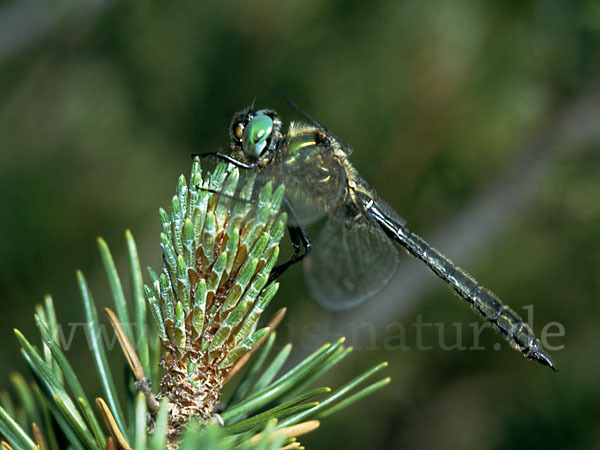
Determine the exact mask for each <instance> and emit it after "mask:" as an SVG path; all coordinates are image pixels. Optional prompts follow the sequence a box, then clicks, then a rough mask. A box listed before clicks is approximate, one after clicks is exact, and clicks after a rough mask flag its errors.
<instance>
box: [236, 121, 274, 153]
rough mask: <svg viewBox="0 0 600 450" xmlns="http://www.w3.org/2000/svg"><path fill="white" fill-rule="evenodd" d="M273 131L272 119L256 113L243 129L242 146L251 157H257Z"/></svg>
mask: <svg viewBox="0 0 600 450" xmlns="http://www.w3.org/2000/svg"><path fill="white" fill-rule="evenodd" d="M272 131H273V119H271V118H270V117H269V116H267V115H265V114H257V115H256V116H254V117H253V118H252V120H250V122H249V123H248V126H247V127H246V129H245V130H244V137H243V139H242V148H243V149H244V153H245V154H246V155H247V156H249V157H250V158H252V159H259V158H260V156H261V154H262V152H263V151H264V150H265V148H266V147H267V140H268V139H269V137H270V136H271V132H272Z"/></svg>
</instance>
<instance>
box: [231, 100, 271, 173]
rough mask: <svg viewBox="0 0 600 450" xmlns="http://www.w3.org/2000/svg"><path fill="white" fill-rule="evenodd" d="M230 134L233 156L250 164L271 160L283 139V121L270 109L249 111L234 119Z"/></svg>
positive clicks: (238, 114) (239, 114)
mask: <svg viewBox="0 0 600 450" xmlns="http://www.w3.org/2000/svg"><path fill="white" fill-rule="evenodd" d="M230 133H231V144H230V151H231V153H232V154H234V155H235V156H237V157H239V158H243V160H245V161H248V162H257V161H259V162H260V161H262V160H269V159H271V157H272V155H273V152H274V151H275V148H276V145H277V140H278V139H279V138H280V137H281V120H280V119H279V116H278V115H277V113H276V112H275V111H273V110H270V109H261V110H258V111H254V110H253V109H247V110H245V111H242V112H240V113H237V114H236V115H235V116H234V117H233V121H232V122H231V131H230Z"/></svg>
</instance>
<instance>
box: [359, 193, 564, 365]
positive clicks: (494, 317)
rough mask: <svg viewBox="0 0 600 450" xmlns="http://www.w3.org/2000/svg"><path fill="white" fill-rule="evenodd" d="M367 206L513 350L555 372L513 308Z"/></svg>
mask: <svg viewBox="0 0 600 450" xmlns="http://www.w3.org/2000/svg"><path fill="white" fill-rule="evenodd" d="M364 207H365V208H366V209H367V211H368V212H369V213H370V214H371V216H372V217H373V218H374V219H375V220H376V221H377V223H378V224H379V226H381V228H382V229H383V230H384V232H385V233H386V234H387V235H388V237H390V238H391V239H393V240H394V241H396V242H398V243H399V244H401V245H402V246H403V247H404V248H405V249H406V250H408V252H409V253H411V254H412V255H413V256H416V257H417V258H419V259H420V260H421V261H423V262H424V263H425V264H427V266H428V267H429V268H430V269H431V270H432V271H433V272H434V273H435V274H436V275H437V276H438V277H440V278H441V279H443V280H444V281H446V282H447V283H448V284H449V285H450V286H451V287H452V289H453V290H454V291H455V292H456V293H457V294H458V295H459V296H460V297H462V298H463V299H465V300H466V301H468V302H469V303H471V305H473V307H474V308H475V309H476V310H477V312H479V314H480V315H481V316H482V317H483V318H484V319H486V320H487V321H489V322H490V323H491V324H492V325H493V327H494V328H495V329H496V330H497V331H498V332H499V333H500V334H501V335H502V336H503V337H504V338H505V339H506V341H507V342H508V343H509V344H510V346H511V347H512V348H514V349H515V350H519V351H520V352H522V353H523V354H524V355H525V356H526V357H527V358H529V359H534V360H536V361H538V362H540V363H542V364H544V365H547V366H549V367H550V368H552V369H553V370H555V368H554V364H553V363H552V360H551V359H550V357H549V356H548V355H547V354H546V352H545V351H544V350H543V348H542V346H541V344H540V342H539V341H538V340H537V339H536V337H535V335H534V334H533V331H532V330H531V328H530V327H529V326H528V325H527V324H526V323H525V322H524V321H523V319H521V317H519V315H518V314H517V313H516V312H515V311H514V310H513V309H512V308H510V307H508V306H506V305H504V304H503V303H502V302H501V301H500V299H499V298H498V297H497V296H496V295H495V294H494V293H493V292H491V291H489V290H488V289H486V288H485V287H483V286H481V285H480V284H479V283H477V281H475V279H474V278H473V277H472V276H471V275H469V274H468V273H467V272H466V271H464V270H463V269H461V268H460V267H458V266H456V265H455V264H454V263H453V262H452V261H451V260H450V259H448V258H447V257H446V256H444V255H443V254H442V253H440V252H439V251H438V250H436V249H435V248H434V247H432V246H431V245H429V244H428V243H427V242H426V241H425V240H423V239H422V238H421V237H420V236H418V235H416V234H414V233H412V232H411V231H409V230H408V229H407V228H406V227H405V226H404V225H403V224H401V223H399V222H398V221H396V220H394V219H393V218H392V217H389V216H387V215H386V214H384V213H383V211H382V210H380V209H379V208H378V207H377V206H376V205H375V203H374V202H372V201H368V202H367V203H365V204H364Z"/></svg>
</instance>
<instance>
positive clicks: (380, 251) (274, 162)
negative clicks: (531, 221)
mask: <svg viewBox="0 0 600 450" xmlns="http://www.w3.org/2000/svg"><path fill="white" fill-rule="evenodd" d="M292 106H293V107H295V108H297V106H296V105H294V104H292ZM300 112H301V113H302V114H303V115H304V117H305V118H306V119H307V120H308V122H309V123H297V122H291V123H290V125H289V130H288V131H287V133H283V132H282V121H281V119H280V117H279V115H278V114H277V113H276V112H275V111H274V110H272V109H255V108H254V107H253V106H251V107H248V108H246V109H245V110H243V111H241V112H239V113H236V114H235V115H234V117H233V120H232V122H231V126H230V144H229V151H228V152H227V153H222V152H216V153H210V154H203V155H202V156H207V155H213V156H216V157H218V158H220V159H222V160H225V161H228V162H229V163H231V164H233V165H234V166H236V167H238V168H240V169H241V170H243V171H248V172H251V173H253V174H254V176H256V177H257V179H260V180H262V182H263V183H264V182H267V181H271V182H274V183H283V184H284V185H285V189H286V191H285V192H286V199H285V202H284V208H285V209H286V212H287V213H288V224H287V226H288V231H289V235H290V238H291V242H292V245H293V248H294V253H293V256H292V257H291V258H290V259H289V260H288V261H287V262H285V263H283V264H281V265H279V266H276V267H275V268H274V270H273V273H272V279H274V278H277V277H278V276H280V275H281V274H282V273H283V272H284V271H285V270H287V269H288V268H289V267H290V266H292V265H293V264H296V263H297V262H299V261H301V260H303V259H304V260H305V264H304V266H305V267H304V268H305V276H306V280H307V284H308V287H309V290H310V291H311V294H312V296H313V297H314V298H315V300H317V302H318V303H320V304H321V305H322V306H324V307H325V308H326V309H330V310H342V309H346V308H349V307H352V306H354V305H357V304H359V303H361V302H363V301H365V300H366V299H368V298H370V297H373V296H374V295H375V294H376V293H377V292H378V291H379V290H381V289H382V288H383V286H385V284H386V283H388V282H389V281H390V279H391V278H392V276H393V275H394V272H395V270H396V268H397V266H398V263H399V250H400V248H404V249H405V250H406V251H407V252H408V253H409V254H410V255H412V256H414V257H416V258H418V259H419V260H421V261H422V262H423V263H425V264H426V265H427V267H429V268H430V269H431V270H432V271H433V272H434V274H435V275H437V276H438V277H439V278H441V279H442V280H444V281H445V282H446V283H448V285H449V286H450V287H451V288H452V289H453V290H454V291H455V292H456V294H458V296H460V297H461V298H463V299H464V300H466V301H467V302H468V303H470V304H471V305H472V306H473V307H474V309H475V310H476V311H477V312H478V313H479V314H480V315H481V316H482V317H483V318H484V319H485V320H487V321H489V322H490V323H491V325H492V326H493V328H495V329H496V330H497V331H498V332H499V333H500V334H501V335H502V336H503V337H504V339H505V340H506V341H507V342H508V343H509V345H510V346H511V347H512V348H514V349H515V350H517V351H520V352H521V353H522V354H523V355H524V356H525V357H526V358H528V359H531V360H534V361H537V362H538V363H541V364H542V365H545V366H548V367H550V368H551V369H553V370H555V371H556V368H555V365H554V363H553V362H552V359H551V358H550V356H548V354H547V353H546V352H545V350H544V349H543V347H542V345H541V343H540V342H539V340H538V339H537V338H536V337H535V335H534V333H533V331H532V329H531V328H530V327H529V325H528V324H527V323H525V322H524V321H523V319H521V317H520V316H519V315H518V314H517V313H516V312H515V311H514V310H513V309H511V308H510V307H509V306H507V305H504V304H503V303H502V301H501V300H500V299H499V298H498V297H497V296H496V295H495V294H494V293H493V292H491V291H490V290H488V289H486V288H485V287H483V286H481V285H480V284H479V283H478V282H477V281H476V280H475V279H474V278H473V277H472V276H471V275H469V274H468V273H467V272H466V271H465V270H463V269H461V268H460V267H458V266H457V265H455V264H454V263H453V262H452V261H451V260H450V259H449V258H447V257H446V256H444V255H443V254H442V253H441V252H440V251H438V250H436V249H435V248H434V247H433V246H431V245H430V244H428V243H427V242H426V241H425V240H424V239H422V238H421V237H419V236H418V235H416V234H415V233H413V232H411V231H409V229H408V228H407V227H406V223H405V221H404V220H403V219H402V218H401V217H400V216H399V215H398V214H397V213H396V212H395V211H394V209H393V208H392V207H391V206H389V205H388V204H387V203H386V202H384V201H383V200H382V199H381V198H379V197H378V196H377V194H376V193H375V190H374V189H373V188H372V187H371V186H369V184H368V183H367V182H366V181H365V180H364V179H363V178H362V177H361V176H360V174H359V173H358V172H357V170H356V169H355V168H354V166H352V164H351V163H350V161H349V156H350V154H351V153H352V148H351V147H350V146H348V145H347V144H345V143H344V142H343V141H342V140H341V139H339V138H338V137H337V136H336V135H335V134H333V133H332V132H330V131H329V130H328V129H327V128H325V127H324V126H323V125H321V124H320V123H319V122H318V121H316V120H315V119H314V118H312V117H311V116H310V115H308V114H307V113H304V112H302V111H300ZM323 216H327V221H326V223H325V225H324V227H323V228H322V230H321V232H320V233H319V235H318V236H317V238H316V240H315V241H314V242H313V241H311V239H310V237H309V235H308V233H307V231H306V229H305V226H306V225H308V224H310V223H312V222H314V221H315V220H317V219H319V218H321V217H323ZM309 253H310V255H309ZM307 256H308V257H307ZM305 257H307V258H305Z"/></svg>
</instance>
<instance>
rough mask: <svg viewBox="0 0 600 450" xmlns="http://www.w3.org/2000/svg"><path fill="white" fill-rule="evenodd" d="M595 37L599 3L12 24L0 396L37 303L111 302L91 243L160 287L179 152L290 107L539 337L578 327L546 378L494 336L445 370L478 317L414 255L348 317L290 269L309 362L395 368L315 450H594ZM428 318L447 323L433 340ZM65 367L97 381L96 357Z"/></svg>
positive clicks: (287, 301)
mask: <svg viewBox="0 0 600 450" xmlns="http://www.w3.org/2000/svg"><path fill="white" fill-rule="evenodd" d="M599 33H600V3H598V1H597V0H583V1H578V2H572V1H553V0H548V1H543V0H538V1H505V2H491V1H483V0H456V1H445V0H433V1H427V2H421V1H417V0H409V1H374V2H356V1H348V0H346V1H335V0H328V1H322V0H321V1H316V0H309V1H304V2H268V1H254V2H241V1H240V2H220V3H217V2H214V3H213V2H198V1H191V0H182V1H176V2H159V1H155V0H149V1H145V2H141V1H104V0H78V1H72V0H62V1H55V2H36V1H27V0H5V1H2V2H0V242H1V244H0V305H1V307H2V313H1V314H0V342H2V347H1V350H2V357H3V358H2V371H1V376H2V377H1V378H2V379H1V381H2V386H8V385H9V381H8V375H9V373H10V372H11V371H13V370H15V369H18V370H23V369H24V364H23V363H22V361H21V357H20V355H19V353H18V351H17V346H16V342H15V339H14V336H13V334H12V328H13V327H18V328H19V329H21V330H23V331H24V332H25V334H26V335H28V336H33V335H34V331H33V321H32V315H33V306H34V304H35V303H37V302H39V301H41V299H42V297H43V295H44V294H45V293H48V292H51V293H52V294H53V296H54V299H55V302H56V305H57V309H58V314H59V320H60V322H61V323H63V324H69V323H73V322H80V321H81V320H82V312H81V306H80V300H79V298H78V295H77V289H76V284H75V277H74V270H75V269H76V268H80V269H82V270H83V271H84V272H85V273H86V275H87V276H88V278H89V280H90V282H91V284H92V288H93V291H94V292H95V293H96V300H97V301H98V302H99V303H100V304H107V303H108V300H109V295H108V292H107V282H106V279H105V276H104V275H103V273H102V270H101V263H100V258H99V256H98V253H97V249H96V242H95V239H96V237H97V236H99V235H102V236H103V237H104V238H105V239H106V240H107V242H108V243H109V245H110V246H111V249H112V250H113V252H114V253H115V254H116V259H117V264H118V265H119V267H120V268H121V270H122V273H123V274H125V271H126V257H125V254H124V247H125V245H124V236H123V232H124V230H125V228H130V229H131V230H132V231H133V234H134V236H135V237H136V240H137V243H138V245H139V248H140V255H141V259H142V264H143V265H144V266H145V265H152V266H153V267H155V268H157V267H159V266H160V250H159V246H158V233H159V222H158V216H157V209H158V207H159V206H165V207H166V206H168V205H169V199H170V197H171V195H172V194H173V192H174V187H175V183H176V179H177V176H178V175H179V174H180V173H185V174H187V173H188V172H189V169H190V165H191V164H190V163H191V159H190V154H192V153H198V152H200V153H201V152H208V151H215V150H218V149H224V148H226V146H227V141H228V126H229V121H230V118H231V116H232V114H233V113H234V112H235V111H237V110H239V109H242V108H243V107H245V106H246V105H248V104H249V103H251V102H252V101H253V100H254V99H255V98H256V104H257V106H261V107H272V108H275V109H277V110H279V112H280V114H281V115H282V118H283V120H284V122H288V121H289V120H298V119H299V117H298V116H297V114H295V113H294V112H293V111H291V110H290V108H289V107H287V106H286V104H285V102H284V101H282V99H281V98H279V97H278V96H277V94H276V93H275V90H274V89H273V87H272V86H273V85H277V86H279V87H280V88H281V89H283V91H285V92H286V93H287V94H288V95H289V96H291V97H292V98H293V99H295V101H296V102H297V103H299V104H300V105H301V106H302V107H303V108H304V109H305V110H307V111H308V112H309V113H310V114H312V115H313V116H314V117H316V118H318V119H319V120H320V121H321V122H322V123H324V124H325V125H326V126H327V127H328V128H330V129H331V130H332V131H333V132H334V133H336V134H337V135H338V136H341V137H342V138H343V139H344V140H345V141H346V142H348V143H350V144H351V145H352V146H353V147H354V148H355V152H354V154H353V155H352V161H353V163H354V164H355V165H356V167H357V168H358V170H359V171H360V172H361V173H362V175H363V176H364V177H365V178H366V179H367V180H368V181H369V182H370V183H371V184H372V185H373V187H375V189H377V191H378V192H379V194H380V195H381V197H382V198H384V199H386V200H387V201H388V202H389V203H390V204H391V205H392V206H393V207H394V208H396V210H397V211H398V212H399V213H400V214H401V215H402V216H403V217H405V218H406V219H407V221H408V223H409V226H410V228H411V229H412V230H414V231H416V232H418V233H419V234H421V235H422V236H423V237H425V238H426V239H430V240H431V241H432V242H434V243H435V244H436V245H437V246H439V247H440V249H442V250H443V251H446V252H447V253H448V255H449V256H451V257H452V258H453V259H454V260H455V261H456V262H458V263H459V264H460V265H462V266H463V267H465V268H467V269H468V270H469V271H470V272H471V273H473V275H475V276H476V277H477V278H478V279H479V280H480V281H481V282H482V283H483V284H485V285H486V286H487V287H489V288H491V289H493V290H494V291H495V292H496V293H497V294H499V296H500V297H501V298H502V299H504V300H505V301H506V302H507V303H508V304H510V305H511V306H513V307H514V308H515V309H516V310H518V311H519V312H521V313H523V314H525V313H526V311H525V310H523V309H522V308H523V306H525V305H531V304H533V305H535V314H534V318H535V321H534V329H535V331H536V333H538V334H540V333H541V331H542V329H543V328H544V326H545V325H546V324H548V323H550V322H559V323H560V324H561V325H562V326H563V327H564V330H565V333H564V337H558V338H557V337H554V338H551V339H549V340H548V342H549V343H550V344H551V345H553V346H564V349H562V350H558V351H554V352H551V354H552V356H553V357H554V358H555V362H556V364H557V365H558V367H559V368H560V372H559V373H558V374H554V373H552V372H551V371H550V370H548V369H547V368H543V367H541V366H538V365H536V364H534V363H531V362H527V361H525V360H524V359H523V358H522V357H521V356H520V355H519V354H518V353H516V352H514V351H512V350H510V349H509V348H508V346H507V345H506V344H504V342H503V341H502V340H501V338H500V337H499V336H498V335H497V334H495V333H493V332H491V331H490V330H484V331H483V332H482V334H481V338H480V340H479V343H480V345H481V346H483V347H485V350H484V351H468V350H465V351H459V350H444V349H443V348H442V347H443V345H440V339H441V338H443V339H444V340H443V341H441V342H442V344H444V343H445V344H446V345H452V343H456V340H457V332H456V329H457V328H456V327H462V328H460V329H461V330H462V334H461V339H462V344H464V345H465V346H467V347H469V346H472V345H473V339H474V337H473V333H472V332H470V331H469V330H472V328H471V327H472V325H471V324H475V323H479V322H478V319H477V317H476V316H475V315H474V314H473V313H472V312H471V311H470V310H469V307H468V306H467V305H466V304H464V302H462V301H460V300H459V299H458V298H457V297H455V296H453V295H452V293H451V292H450V291H449V290H448V289H447V288H446V287H445V286H444V285H443V283H441V282H440V281H438V280H437V279H436V278H435V277H434V276H433V275H431V274H430V273H429V272H428V271H427V269H426V268H424V267H420V266H419V265H418V264H411V263H410V262H409V258H408V257H407V256H404V255H403V261H402V264H403V265H402V268H401V271H400V272H399V278H398V279H397V280H395V281H394V282H393V283H392V285H391V286H390V287H389V288H387V289H386V290H385V291H384V292H383V293H382V295H381V296H379V297H378V298H375V299H373V300H372V301H371V302H369V303H368V304H366V305H365V306H364V307H361V308H359V309H357V310H354V311H350V312H349V313H345V314H340V315H332V314H329V313H325V312H323V311H321V310H320V309H319V308H318V307H317V306H315V305H314V304H313V303H312V302H311V301H310V300H309V296H308V293H307V290H306V287H305V286H304V281H303V275H302V271H301V268H300V267H296V268H294V269H293V270H291V271H290V272H288V273H286V275H284V277H283V278H282V286H281V289H280V293H279V294H278V297H277V298H276V300H277V301H276V302H275V304H274V306H272V308H273V311H274V310H275V308H277V307H279V306H281V305H288V306H289V309H290V311H289V314H288V317H287V319H286V322H285V323H284V324H283V325H282V327H281V333H280V334H281V336H282V337H283V338H288V339H290V340H292V341H294V342H296V343H298V344H297V345H298V355H297V357H299V356H300V355H302V354H305V353H307V352H308V351H310V350H311V349H313V348H314V347H315V346H317V345H318V344H319V343H321V342H323V341H325V340H331V339H333V338H335V337H336V336H337V334H338V333H341V332H343V333H344V334H347V335H348V338H349V341H350V343H351V344H353V345H355V346H356V347H357V348H356V350H355V352H354V354H353V358H350V359H351V361H349V362H347V363H346V365H345V366H343V370H342V371H341V372H342V373H338V374H336V378H334V379H331V380H330V382H331V383H338V384H340V383H343V382H344V380H346V379H348V378H349V377H350V376H351V375H352V374H356V373H358V372H359V371H360V370H361V368H364V367H366V366H368V365H370V364H374V363H376V362H378V361H381V360H387V361H389V363H390V367H389V368H388V370H387V374H389V375H390V376H392V383H391V384H390V385H389V386H388V387H387V388H386V389H384V390H383V391H380V392H378V393H377V394H376V395H374V396H372V397H370V398H369V399H368V400H367V401H363V402H362V403H360V404H356V405H354V406H353V407H351V408H349V409H348V410H346V412H344V413H341V414H339V415H337V416H333V417H331V418H330V419H328V420H325V421H324V423H323V424H322V428H321V430H320V431H317V432H315V433H313V435H310V436H306V437H305V438H303V439H302V442H303V443H304V444H306V445H307V446H308V447H309V448H347V449H364V448H369V449H379V448H381V449H383V448H421V449H439V448H448V449H508V448H530V449H533V448H540V449H542V448H544V449H549V448H561V449H565V448H582V449H583V448H585V449H591V448H600V406H599V401H600V384H599V383H598V378H599V376H600V351H599V350H598V343H599V335H600V330H599V324H600V320H599V319H600V307H599V305H600V153H599V152H598V150H599V148H600V146H599V142H600V126H599V125H600V83H599V81H600V80H599V77H598V74H599V73H600V52H599V50H600V39H599ZM312 231H313V232H314V231H315V230H312ZM419 317H420V318H421V320H422V322H424V323H430V324H435V325H433V326H427V327H424V328H423V329H422V333H421V334H422V335H421V336H418V335H417V331H416V328H415V327H414V326H413V325H412V324H413V323H415V322H416V320H417V319H418V318H419ZM454 323H458V324H461V325H456V326H455V325H453V324H454ZM401 326H403V327H404V330H405V332H404V333H402V336H401V338H399V331H398V330H400V329H401V328H400V327H401ZM555 330H556V329H553V331H555ZM394 339H396V340H394ZM419 339H422V342H423V343H424V344H425V345H429V346H431V347H432V349H431V350H420V351H419V350H417V349H416V348H415V347H416V346H417V343H418V340H419ZM400 341H402V342H401V343H403V344H404V346H405V347H407V348H408V349H405V350H402V349H401V348H399V347H400V345H398V343H399V342H400ZM498 343H501V348H500V349H499V350H497V349H495V348H494V344H498ZM69 355H70V357H71V358H72V359H73V360H74V362H75V364H76V365H77V366H78V367H79V368H80V372H81V373H82V374H84V375H85V376H89V377H93V373H94V369H93V367H92V365H91V364H90V363H89V361H90V360H89V356H88V355H87V351H86V346H85V343H84V342H80V341H79V340H76V341H75V342H74V344H73V347H72V349H71V351H70V352H69ZM115 359H118V355H115ZM90 380H91V381H90V382H91V383H92V384H94V383H95V381H94V379H93V378H90Z"/></svg>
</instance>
